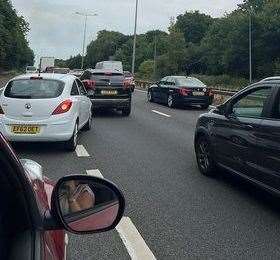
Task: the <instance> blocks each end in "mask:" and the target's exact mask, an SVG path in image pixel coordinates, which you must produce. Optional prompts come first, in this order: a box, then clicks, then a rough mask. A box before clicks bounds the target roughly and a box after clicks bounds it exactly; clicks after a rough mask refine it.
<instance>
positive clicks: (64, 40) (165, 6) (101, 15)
mask: <svg viewBox="0 0 280 260" xmlns="http://www.w3.org/2000/svg"><path fill="white" fill-rule="evenodd" d="M241 2H242V0H227V1H224V0H208V1H205V0H139V18H138V32H140V33H142V32H146V31H148V30H152V29H161V30H167V27H168V24H169V19H170V17H171V16H173V17H176V16H177V15H179V14H182V13H184V12H185V11H187V10H189V11H190V10H199V11H200V12H203V13H206V14H209V15H212V16H214V17H219V16H222V15H223V14H224V13H225V12H230V11H231V10H233V9H235V8H236V6H237V4H238V3H241ZM12 3H13V5H14V7H15V8H16V9H17V11H18V13H19V14H21V15H23V16H24V17H25V18H26V19H27V21H28V22H29V23H30V28H31V31H30V33H29V36H28V39H29V42H30V45H31V48H32V49H33V50H34V51H35V54H36V56H37V58H38V57H39V56H55V57H57V58H67V57H69V56H70V55H75V54H78V53H80V52H81V47H82V34H83V18H82V17H80V16H77V15H75V14H74V13H75V12H76V11H85V10H90V11H93V12H97V13H98V16H97V17H91V18H89V21H88V34H87V43H88V42H89V41H91V40H92V39H94V38H95V37H96V33H97V32H98V31H100V30H102V29H106V30H113V31H120V32H122V33H125V34H132V32H133V26H134V8H135V1H134V0H118V1H117V0H102V1H95V0H71V1H70V0H60V1H59V3H58V1H56V0H29V1H28V3H27V1H26V0H12Z"/></svg>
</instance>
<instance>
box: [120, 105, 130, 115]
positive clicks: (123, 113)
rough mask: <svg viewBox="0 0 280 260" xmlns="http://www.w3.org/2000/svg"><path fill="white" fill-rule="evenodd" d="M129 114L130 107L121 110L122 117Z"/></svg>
mask: <svg viewBox="0 0 280 260" xmlns="http://www.w3.org/2000/svg"><path fill="white" fill-rule="evenodd" d="M130 113H131V106H129V107H126V108H123V109H122V115H123V116H129V115H130Z"/></svg>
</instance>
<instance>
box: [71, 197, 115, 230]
mask: <svg viewBox="0 0 280 260" xmlns="http://www.w3.org/2000/svg"><path fill="white" fill-rule="evenodd" d="M118 211H119V203H118V202H117V203H112V206H109V207H108V208H107V209H105V210H102V211H100V212H97V213H94V214H92V215H90V216H88V217H85V218H82V219H79V220H77V221H73V222H71V223H70V224H69V226H70V228H72V229H73V230H74V231H87V230H92V229H94V230H98V229H103V228H106V227H108V226H111V225H112V223H113V222H114V220H115V219H116V216H117V214H118Z"/></svg>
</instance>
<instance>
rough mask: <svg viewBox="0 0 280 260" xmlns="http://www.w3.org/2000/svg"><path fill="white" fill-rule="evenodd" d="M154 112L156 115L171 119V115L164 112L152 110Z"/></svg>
mask: <svg viewBox="0 0 280 260" xmlns="http://www.w3.org/2000/svg"><path fill="white" fill-rule="evenodd" d="M152 112H154V113H156V114H158V115H161V116H165V117H171V116H170V115H167V114H164V113H162V112H160V111H157V110H152Z"/></svg>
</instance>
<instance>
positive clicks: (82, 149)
mask: <svg viewBox="0 0 280 260" xmlns="http://www.w3.org/2000/svg"><path fill="white" fill-rule="evenodd" d="M76 154H77V156H78V157H89V154H88V152H87V150H86V148H85V147H84V146H83V145H77V147H76Z"/></svg>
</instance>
